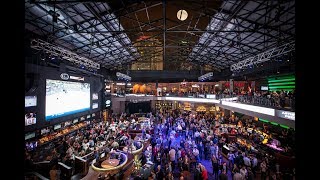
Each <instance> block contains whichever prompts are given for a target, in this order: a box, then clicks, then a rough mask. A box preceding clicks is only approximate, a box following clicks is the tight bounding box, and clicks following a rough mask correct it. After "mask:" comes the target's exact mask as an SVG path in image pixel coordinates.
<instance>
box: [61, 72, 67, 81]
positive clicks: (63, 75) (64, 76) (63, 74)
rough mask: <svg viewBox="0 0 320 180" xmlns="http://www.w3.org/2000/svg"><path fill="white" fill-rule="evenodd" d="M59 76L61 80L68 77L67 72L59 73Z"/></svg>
mask: <svg viewBox="0 0 320 180" xmlns="http://www.w3.org/2000/svg"><path fill="white" fill-rule="evenodd" d="M60 78H61V79H63V80H68V79H69V74H67V73H61V74H60Z"/></svg>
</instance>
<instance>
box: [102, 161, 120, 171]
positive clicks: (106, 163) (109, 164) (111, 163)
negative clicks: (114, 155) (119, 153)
mask: <svg viewBox="0 0 320 180" xmlns="http://www.w3.org/2000/svg"><path fill="white" fill-rule="evenodd" d="M119 162H120V161H119V160H118V159H107V160H105V161H103V162H102V163H101V167H103V168H106V169H109V168H113V167H116V166H118V164H119Z"/></svg>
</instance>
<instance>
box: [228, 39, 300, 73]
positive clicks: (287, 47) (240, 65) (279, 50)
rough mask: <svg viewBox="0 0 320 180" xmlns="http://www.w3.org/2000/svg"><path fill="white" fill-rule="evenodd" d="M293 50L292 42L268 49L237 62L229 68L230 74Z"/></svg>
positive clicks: (293, 43) (293, 44)
mask: <svg viewBox="0 0 320 180" xmlns="http://www.w3.org/2000/svg"><path fill="white" fill-rule="evenodd" d="M294 50H295V41H292V42H290V43H286V44H283V45H281V46H279V47H274V48H272V49H269V50H267V51H265V52H263V53H260V54H258V55H255V56H253V57H250V58H247V59H245V60H243V61H240V62H237V63H235V64H233V65H231V66H230V70H231V71H232V72H235V71H239V70H242V69H245V68H248V67H252V66H253V65H258V64H260V63H263V62H267V61H270V60H271V58H272V57H277V56H280V55H283V54H285V53H288V52H290V51H294Z"/></svg>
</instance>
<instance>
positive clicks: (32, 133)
mask: <svg viewBox="0 0 320 180" xmlns="http://www.w3.org/2000/svg"><path fill="white" fill-rule="evenodd" d="M34 137H36V133H35V132H31V133H27V134H25V135H24V140H28V139H31V138H34Z"/></svg>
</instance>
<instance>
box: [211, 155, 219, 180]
mask: <svg viewBox="0 0 320 180" xmlns="http://www.w3.org/2000/svg"><path fill="white" fill-rule="evenodd" d="M211 162H212V168H213V170H212V173H213V177H214V178H215V179H218V173H219V164H218V160H217V158H216V156H215V155H212V157H211Z"/></svg>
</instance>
